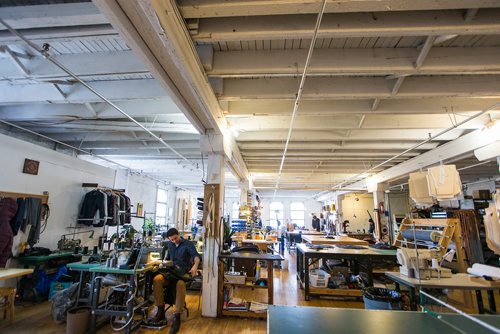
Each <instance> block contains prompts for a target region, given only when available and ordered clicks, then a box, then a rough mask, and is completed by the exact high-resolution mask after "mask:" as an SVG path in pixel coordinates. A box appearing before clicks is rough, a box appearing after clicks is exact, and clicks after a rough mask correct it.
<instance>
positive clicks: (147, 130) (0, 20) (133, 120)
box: [0, 18, 200, 170]
mask: <svg viewBox="0 0 500 334" xmlns="http://www.w3.org/2000/svg"><path fill="white" fill-rule="evenodd" d="M0 23H1V24H3V25H4V26H5V27H6V28H7V29H8V30H9V31H10V32H11V33H12V34H14V35H15V36H17V37H19V38H20V39H22V40H23V41H24V42H25V43H26V44H28V45H29V46H30V47H31V48H32V49H34V50H35V51H36V52H38V53H40V54H41V55H42V56H43V57H44V58H46V59H47V60H49V61H50V62H51V63H53V64H54V65H56V66H57V67H59V68H60V69H61V70H63V71H64V72H66V73H67V74H68V75H70V76H71V77H72V78H73V79H75V80H76V81H78V82H79V83H80V84H82V85H83V86H84V87H85V88H87V89H88V90H89V91H91V92H92V93H94V94H95V95H97V96H98V97H99V98H100V99H102V100H103V101H104V102H106V103H107V104H108V105H110V106H111V107H112V108H114V109H115V110H117V111H118V112H119V113H121V114H122V115H123V116H125V117H126V118H128V119H129V120H130V121H131V122H133V123H134V124H135V125H137V126H138V127H140V128H141V129H142V130H144V131H145V132H147V133H148V134H149V135H150V136H152V137H153V138H155V139H157V140H158V141H159V142H160V143H161V144H162V145H164V146H165V147H166V148H168V149H169V150H171V151H172V152H173V153H174V154H176V155H177V156H178V157H179V158H181V159H182V160H184V161H187V162H188V163H190V164H191V165H193V166H194V167H195V168H196V169H198V170H200V168H199V166H197V165H196V164H194V163H193V162H191V161H190V160H189V159H187V158H186V157H185V156H183V155H182V154H180V153H179V152H178V151H177V150H175V149H174V148H173V147H172V146H170V145H169V144H167V143H166V142H165V141H164V140H163V139H162V138H160V137H159V136H157V135H156V134H155V133H153V132H152V131H151V130H149V129H148V128H146V127H145V126H144V125H142V124H141V123H139V122H138V121H136V120H135V119H134V118H133V117H132V116H130V115H129V114H127V113H126V112H125V111H123V110H122V109H120V108H119V107H118V106H117V105H115V104H114V103H113V102H111V101H110V100H108V99H107V98H106V97H105V96H104V95H102V94H101V93H99V92H98V91H96V90H95V89H94V88H92V87H91V86H89V85H88V84H87V83H86V82H85V81H83V80H82V79H80V77H78V76H77V75H76V74H74V73H73V72H72V71H71V70H69V69H68V68H66V67H65V66H64V65H63V64H61V63H60V62H59V61H57V60H56V59H54V58H52V56H51V55H50V54H49V52H48V49H45V48H44V49H39V48H38V46H37V45H36V44H35V43H33V42H32V41H30V40H28V39H27V38H25V37H24V36H23V35H21V34H20V33H19V32H18V31H17V30H15V29H14V28H12V27H11V26H10V25H8V24H7V23H6V22H5V21H4V20H3V19H1V18H0ZM23 129H24V128H23ZM46 138H47V139H49V140H53V139H51V138H49V137H46ZM94 156H97V155H94ZM101 158H102V157H101ZM117 165H119V164H117Z"/></svg>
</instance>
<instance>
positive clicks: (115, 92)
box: [0, 79, 167, 105]
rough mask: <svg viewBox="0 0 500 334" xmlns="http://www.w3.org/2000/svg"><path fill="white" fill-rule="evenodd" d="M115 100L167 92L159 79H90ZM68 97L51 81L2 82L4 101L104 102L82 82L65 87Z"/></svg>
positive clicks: (0, 91)
mask: <svg viewBox="0 0 500 334" xmlns="http://www.w3.org/2000/svg"><path fill="white" fill-rule="evenodd" d="M87 83H88V84H89V85H90V86H92V87H93V88H94V89H96V90H97V91H98V92H99V93H101V94H102V95H104V96H105V97H106V98H108V99H109V100H111V101H125V100H137V99H141V100H143V99H156V98H163V97H165V96H166V95H167V93H166V92H165V90H164V89H163V88H162V86H160V85H159V84H158V82H157V81H156V80H155V79H136V80H109V81H93V82H87ZM61 89H63V92H64V94H65V95H66V98H63V97H62V96H61V94H60V93H59V92H58V91H57V89H55V88H54V86H53V85H52V84H50V83H34V84H26V85H6V84H4V85H0V105H1V104H4V105H5V104H17V103H46V102H49V103H85V102H102V100H101V99H100V98H99V97H97V96H96V95H95V94H94V93H92V92H91V91H89V90H88V89H87V88H85V87H84V86H82V85H81V84H79V83H75V84H73V85H70V86H66V87H61Z"/></svg>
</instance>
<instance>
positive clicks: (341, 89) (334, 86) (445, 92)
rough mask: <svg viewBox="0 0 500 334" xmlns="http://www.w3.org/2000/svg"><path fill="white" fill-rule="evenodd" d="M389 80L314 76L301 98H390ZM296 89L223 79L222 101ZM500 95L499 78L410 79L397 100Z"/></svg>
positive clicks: (281, 95)
mask: <svg viewBox="0 0 500 334" xmlns="http://www.w3.org/2000/svg"><path fill="white" fill-rule="evenodd" d="M499 22H500V21H499ZM386 81H388V80H386V79H385V78H376V77H374V78H368V77H357V78H347V77H313V78H309V79H308V84H307V85H306V86H305V87H304V93H303V95H302V98H303V99H305V100H307V99H356V98H361V99H371V98H377V97H378V98H390V97H392V94H391V93H392V90H393V87H392V86H391V85H394V84H393V83H392V81H391V80H389V81H388V82H386ZM296 86H297V81H296V80H295V79H293V78H270V79H267V78H266V79H224V92H223V94H222V95H221V96H220V97H219V98H220V99H221V100H227V101H234V100H255V99H294V97H295V93H296V89H297V88H296ZM499 92H500V75H488V76H479V75H478V76H475V75H474V76H473V75H470V76H435V77H409V78H406V80H405V85H404V87H403V88H402V89H401V90H400V91H399V92H398V94H397V97H398V98H424V97H472V96H474V97H479V96H483V97H487V96H489V97H498V96H499V95H500V94H499Z"/></svg>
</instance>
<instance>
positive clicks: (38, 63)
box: [0, 51, 149, 80]
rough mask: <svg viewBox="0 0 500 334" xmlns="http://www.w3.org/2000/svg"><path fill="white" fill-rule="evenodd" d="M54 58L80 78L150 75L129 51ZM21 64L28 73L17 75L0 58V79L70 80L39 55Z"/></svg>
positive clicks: (66, 55)
mask: <svg viewBox="0 0 500 334" xmlns="http://www.w3.org/2000/svg"><path fill="white" fill-rule="evenodd" d="M54 58H55V60H57V61H58V62H60V63H61V64H63V65H64V66H66V67H67V68H69V69H70V70H71V71H72V72H73V73H75V74H76V75H77V76H79V77H82V78H85V77H93V76H117V75H126V74H149V71H148V69H147V68H146V66H144V64H143V63H142V62H141V61H140V60H139V59H138V58H137V57H136V56H135V55H134V53H133V52H132V51H116V52H95V53H81V54H63V55H56V56H54ZM21 63H22V65H23V66H24V67H25V69H26V72H27V73H20V72H19V71H18V70H16V68H14V67H13V66H9V65H11V64H9V62H8V59H5V58H0V77H2V80H15V79H20V78H24V77H26V76H29V77H30V78H33V79H43V80H56V79H58V80H65V79H71V77H70V76H69V75H68V74H67V73H66V72H64V71H62V70H61V69H60V68H59V67H57V66H55V65H54V64H53V63H51V62H50V61H48V60H47V59H45V58H43V57H41V56H37V57H32V58H31V59H30V60H29V61H21Z"/></svg>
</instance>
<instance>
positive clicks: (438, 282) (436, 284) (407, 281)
mask: <svg viewBox="0 0 500 334" xmlns="http://www.w3.org/2000/svg"><path fill="white" fill-rule="evenodd" d="M385 275H386V276H387V277H389V278H390V279H391V280H393V281H394V282H396V284H397V285H396V288H397V289H399V287H398V285H399V284H402V285H404V286H406V287H408V289H409V291H410V295H409V297H410V307H411V309H412V310H413V311H416V310H417V297H416V289H458V290H475V291H476V300H477V307H478V311H479V313H480V314H483V313H484V306H483V298H482V296H481V290H486V291H487V293H488V303H489V313H493V314H495V313H496V311H497V310H496V305H495V296H494V294H493V291H494V290H500V287H499V286H498V285H494V284H493V283H492V282H489V281H486V280H484V281H483V280H481V281H479V280H471V279H470V277H469V274H465V273H459V274H453V275H452V277H448V278H439V279H438V278H431V279H428V280H419V279H418V278H409V277H408V276H405V275H402V274H401V273H399V272H386V273H385Z"/></svg>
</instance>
